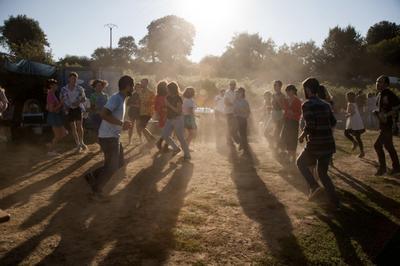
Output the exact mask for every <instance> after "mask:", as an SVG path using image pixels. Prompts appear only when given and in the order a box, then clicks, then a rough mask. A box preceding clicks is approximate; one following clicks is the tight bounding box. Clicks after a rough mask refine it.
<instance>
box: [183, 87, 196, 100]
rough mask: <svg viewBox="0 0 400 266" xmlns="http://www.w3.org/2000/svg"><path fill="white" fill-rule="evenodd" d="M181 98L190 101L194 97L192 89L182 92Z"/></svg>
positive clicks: (188, 88) (187, 88)
mask: <svg viewBox="0 0 400 266" xmlns="http://www.w3.org/2000/svg"><path fill="white" fill-rule="evenodd" d="M182 96H183V97H185V98H187V99H190V98H193V97H194V88H193V87H186V89H185V91H184V92H183V95H182Z"/></svg>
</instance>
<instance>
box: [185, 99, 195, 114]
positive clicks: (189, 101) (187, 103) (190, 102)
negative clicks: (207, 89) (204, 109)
mask: <svg viewBox="0 0 400 266" xmlns="http://www.w3.org/2000/svg"><path fill="white" fill-rule="evenodd" d="M192 108H193V112H194V109H195V108H196V103H195V102H194V100H193V98H191V99H188V98H185V97H183V103H182V113H183V115H191V114H192V113H191V112H190V109H192Z"/></svg>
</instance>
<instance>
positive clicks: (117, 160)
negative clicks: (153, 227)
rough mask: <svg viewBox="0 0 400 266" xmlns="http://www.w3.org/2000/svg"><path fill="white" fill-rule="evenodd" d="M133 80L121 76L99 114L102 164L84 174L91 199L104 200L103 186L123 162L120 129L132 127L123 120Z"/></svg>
mask: <svg viewBox="0 0 400 266" xmlns="http://www.w3.org/2000/svg"><path fill="white" fill-rule="evenodd" d="M133 86H134V80H133V79H132V78H131V77H130V76H123V77H121V78H120V80H119V82H118V87H119V92H118V93H115V94H114V95H112V96H111V97H110V98H109V99H108V101H107V103H106V104H105V105H104V107H103V110H102V112H101V114H100V116H101V118H102V119H103V120H102V121H101V125H100V128H99V144H100V147H101V150H102V151H103V153H104V166H103V167H101V168H99V169H96V170H95V171H94V172H90V173H88V174H87V175H86V176H85V179H86V181H87V182H88V183H89V185H90V187H91V188H92V190H93V199H95V200H104V199H105V198H104V195H103V187H104V186H105V184H106V183H107V181H108V180H109V179H110V178H111V177H112V175H113V174H114V173H115V172H116V171H117V170H118V169H119V168H120V167H121V166H122V165H123V164H124V150H123V148H122V145H121V142H120V140H119V139H120V135H121V130H128V129H130V128H131V127H132V123H131V122H130V121H124V116H125V99H126V98H127V97H129V96H131V95H132V93H133Z"/></svg>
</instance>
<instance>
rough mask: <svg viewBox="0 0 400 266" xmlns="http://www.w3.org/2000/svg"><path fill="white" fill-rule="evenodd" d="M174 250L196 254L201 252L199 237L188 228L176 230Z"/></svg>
mask: <svg viewBox="0 0 400 266" xmlns="http://www.w3.org/2000/svg"><path fill="white" fill-rule="evenodd" d="M174 238H175V247H174V249H175V250H179V251H185V252H190V253H196V252H201V251H202V246H201V236H200V234H199V233H198V232H196V231H195V230H193V229H189V228H178V229H176V230H175V231H174Z"/></svg>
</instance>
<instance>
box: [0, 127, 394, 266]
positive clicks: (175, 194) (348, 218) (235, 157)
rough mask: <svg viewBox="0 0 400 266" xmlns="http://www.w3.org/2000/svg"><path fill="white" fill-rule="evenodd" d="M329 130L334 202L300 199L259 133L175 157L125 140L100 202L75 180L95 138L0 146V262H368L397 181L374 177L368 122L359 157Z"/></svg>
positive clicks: (388, 222) (387, 235)
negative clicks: (239, 145)
mask: <svg viewBox="0 0 400 266" xmlns="http://www.w3.org/2000/svg"><path fill="white" fill-rule="evenodd" d="M336 135H337V146H338V152H337V154H336V155H335V158H334V167H331V169H330V171H329V173H330V175H331V176H332V178H333V180H334V183H335V185H336V186H337V188H338V193H339V195H340V198H341V199H342V201H343V208H342V210H341V211H340V212H332V211H331V210H329V209H328V208H327V207H326V206H325V204H324V199H323V198H322V199H321V200H320V203H314V202H309V201H307V186H306V184H305V182H304V181H303V179H302V177H301V176H300V175H299V173H298V172H297V170H296V169H294V168H291V167H286V166H284V165H281V164H280V163H279V162H278V161H277V160H276V159H275V158H274V157H273V156H272V152H271V150H270V149H269V148H268V145H267V144H266V143H264V142H259V143H255V142H253V143H251V146H252V150H253V158H252V159H248V158H246V157H243V156H241V155H240V154H238V153H227V151H224V149H217V148H216V145H215V143H213V142H212V141H211V142H203V141H198V142H196V143H194V149H195V152H193V154H192V157H193V160H192V162H191V163H183V162H181V160H180V154H178V155H177V156H175V157H172V156H171V154H159V153H156V149H152V150H151V151H148V150H144V149H143V148H142V146H140V145H139V144H138V140H135V143H134V145H131V146H125V153H126V157H127V158H128V159H127V164H126V165H125V166H124V167H123V168H122V169H121V170H120V171H119V172H118V173H117V174H116V175H115V176H114V177H113V179H112V180H111V181H110V182H109V183H108V185H107V193H108V194H109V195H110V199H111V201H110V202H108V203H98V202H93V201H91V200H89V197H88V195H89V187H88V185H87V184H86V182H85V180H84V178H83V174H84V173H85V172H86V171H87V170H89V169H91V168H93V167H96V165H98V164H99V163H100V162H101V160H102V155H101V153H100V152H99V149H98V146H97V145H96V144H92V145H90V146H89V148H90V151H89V152H87V153H83V154H74V153H73V151H72V150H71V149H70V148H71V147H70V146H68V144H67V143H66V144H64V146H65V150H66V151H65V153H64V154H63V156H62V157H59V158H49V157H47V156H46V154H45V150H44V148H43V147H41V146H38V145H34V144H20V145H8V146H2V147H1V151H0V152H1V154H2V156H1V162H0V163H1V166H0V208H2V209H5V210H7V212H9V213H10V214H11V216H12V217H11V220H10V221H9V222H7V223H4V224H1V225H0V231H1V233H0V265H16V264H22V265H33V264H42V265H159V264H169V265H177V264H189V265H209V264H211V265H217V264H218V265H225V264H234V265H246V264H247V265H248V264H259V265H305V264H313V265H315V264H331V265H332V264H334V265H337V264H339V265H346V264H349V265H361V264H363V265H369V264H373V263H374V262H375V263H376V259H377V256H378V255H379V254H381V252H382V251H383V248H384V247H385V244H386V243H388V241H389V240H390V239H392V238H393V237H394V235H395V233H396V232H397V230H398V229H399V225H400V189H399V188H400V179H399V178H398V177H389V176H384V177H375V176H374V172H375V165H376V156H375V153H374V151H373V148H372V147H373V140H374V138H375V137H376V132H370V131H368V132H367V133H366V134H364V135H363V136H364V140H365V146H366V157H365V159H359V158H357V156H356V153H352V152H351V149H350V143H349V142H347V141H346V140H344V137H343V136H342V132H340V131H338V132H337V134H336ZM123 143H126V136H124V137H123ZM395 144H396V147H397V150H400V141H399V139H398V138H397V139H395ZM386 251H387V250H386ZM386 258H388V257H387V256H386Z"/></svg>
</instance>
